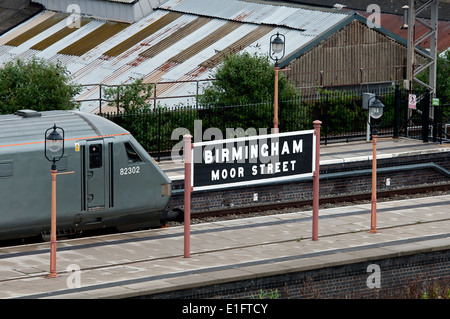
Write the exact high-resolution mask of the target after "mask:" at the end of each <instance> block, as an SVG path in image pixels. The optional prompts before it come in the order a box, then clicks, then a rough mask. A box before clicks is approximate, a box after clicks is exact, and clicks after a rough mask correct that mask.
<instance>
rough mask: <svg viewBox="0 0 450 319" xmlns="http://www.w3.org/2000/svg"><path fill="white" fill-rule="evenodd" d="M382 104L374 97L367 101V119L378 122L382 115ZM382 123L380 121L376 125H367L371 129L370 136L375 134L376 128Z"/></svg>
mask: <svg viewBox="0 0 450 319" xmlns="http://www.w3.org/2000/svg"><path fill="white" fill-rule="evenodd" d="M371 100H373V101H371ZM383 109H384V104H383V103H381V101H380V100H379V99H378V98H377V97H376V96H373V97H372V98H371V99H370V100H369V117H371V118H373V119H374V120H378V119H379V118H381V116H382V115H383ZM382 122H383V121H380V122H379V123H378V124H375V123H369V125H370V126H371V127H372V128H373V130H374V132H372V134H377V133H378V132H377V128H378V127H379V126H380V125H381V123H382Z"/></svg>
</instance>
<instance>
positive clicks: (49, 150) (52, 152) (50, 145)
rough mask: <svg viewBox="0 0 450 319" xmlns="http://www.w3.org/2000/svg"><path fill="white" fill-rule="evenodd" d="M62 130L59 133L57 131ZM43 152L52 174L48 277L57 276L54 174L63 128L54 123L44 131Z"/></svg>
mask: <svg viewBox="0 0 450 319" xmlns="http://www.w3.org/2000/svg"><path fill="white" fill-rule="evenodd" d="M58 130H59V131H61V132H62V136H61V134H60V133H59V132H58ZM44 154H45V157H46V158H47V160H49V161H50V162H52V168H51V175H52V203H51V231H50V274H49V277H50V278H55V277H58V274H57V272H56V174H57V172H58V170H57V168H56V162H57V161H59V160H60V159H61V158H62V157H63V155H64V130H63V129H62V128H60V127H57V126H56V124H54V125H53V127H51V128H49V129H47V130H46V131H45V148H44Z"/></svg>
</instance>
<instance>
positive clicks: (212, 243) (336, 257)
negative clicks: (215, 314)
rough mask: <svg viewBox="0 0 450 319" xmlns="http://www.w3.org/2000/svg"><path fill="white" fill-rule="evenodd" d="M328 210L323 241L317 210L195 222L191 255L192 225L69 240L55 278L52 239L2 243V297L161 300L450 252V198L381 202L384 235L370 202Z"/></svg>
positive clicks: (322, 221)
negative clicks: (187, 236) (315, 223)
mask: <svg viewBox="0 0 450 319" xmlns="http://www.w3.org/2000/svg"><path fill="white" fill-rule="evenodd" d="M319 214H320V220H319V240H318V241H312V240H311V211H303V212H297V213H288V214H277V215H271V216H263V217H255V218H247V219H237V220H230V221H220V222H213V223H203V224H195V225H192V226H191V257H190V258H184V257H183V227H182V226H179V227H172V228H165V229H157V230H149V231H140V232H131V233H125V234H118V235H107V236H102V237H93V238H83V239H73V240H64V241H59V242H58V254H57V270H58V274H59V277H58V278H52V279H49V278H46V275H47V274H48V270H49V246H50V244H49V243H43V244H33V245H27V246H21V247H10V248H7V247H6V248H0V298H72V299H73V298H132V297H139V296H151V295H153V294H160V293H166V292H171V291H175V290H181V289H189V288H196V287H202V286H208V285H213V284H220V283H227V282H234V281H237V280H246V279H256V278H262V277H265V276H274V275H277V274H286V273H291V272H301V271H308V270H314V269H322V268H325V267H332V266H336V265H344V264H349V263H350V264H351V263H357V262H364V261H371V260H377V259H380V258H389V257H393V256H402V255H411V254H419V253H425V252H435V251H440V250H448V249H449V248H450V195H443V196H436V197H428V198H417V199H408V200H400V201H392V202H382V203H379V204H378V214H377V215H378V222H377V229H378V231H379V232H378V233H376V234H371V233H369V232H368V230H369V229H370V205H366V204H364V205H354V206H348V207H339V208H329V209H321V210H320V213H319ZM77 267H78V268H77ZM73 269H75V270H76V269H79V270H80V272H77V273H72V270H73ZM77 275H78V277H74V276H77ZM76 278H78V280H79V281H77V280H76Z"/></svg>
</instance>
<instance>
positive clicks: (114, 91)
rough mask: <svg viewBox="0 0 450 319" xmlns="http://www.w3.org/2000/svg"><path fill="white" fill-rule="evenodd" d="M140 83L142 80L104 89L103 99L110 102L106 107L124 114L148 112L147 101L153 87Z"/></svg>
mask: <svg viewBox="0 0 450 319" xmlns="http://www.w3.org/2000/svg"><path fill="white" fill-rule="evenodd" d="M142 82H143V80H142V79H137V80H136V81H134V82H133V83H131V84H122V85H119V86H117V87H110V88H105V89H104V95H105V98H106V99H107V100H110V102H108V105H109V106H114V107H116V108H117V109H118V110H123V111H125V112H134V111H137V110H141V111H145V110H148V109H149V108H150V106H149V104H148V103H147V100H148V99H149V98H151V96H152V88H153V85H151V84H148V83H142Z"/></svg>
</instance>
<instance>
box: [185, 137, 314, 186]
mask: <svg viewBox="0 0 450 319" xmlns="http://www.w3.org/2000/svg"><path fill="white" fill-rule="evenodd" d="M315 141H316V136H315V135H314V130H307V131H297V132H288V133H279V134H268V135H259V136H251V137H243V138H234V139H226V140H214V141H208V142H201V143H194V144H193V145H194V146H193V149H192V156H191V159H192V163H191V185H192V186H193V190H211V189H220V188H225V187H234V186H247V185H254V184H261V183H267V182H274V181H288V180H291V179H296V178H302V177H310V176H312V175H313V172H314V170H315V147H316V146H315V145H316V142H315Z"/></svg>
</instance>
